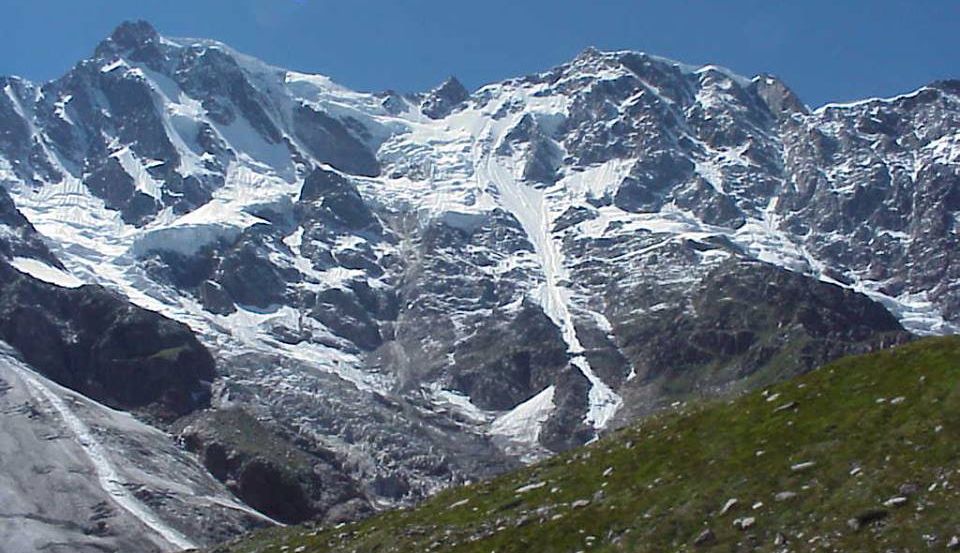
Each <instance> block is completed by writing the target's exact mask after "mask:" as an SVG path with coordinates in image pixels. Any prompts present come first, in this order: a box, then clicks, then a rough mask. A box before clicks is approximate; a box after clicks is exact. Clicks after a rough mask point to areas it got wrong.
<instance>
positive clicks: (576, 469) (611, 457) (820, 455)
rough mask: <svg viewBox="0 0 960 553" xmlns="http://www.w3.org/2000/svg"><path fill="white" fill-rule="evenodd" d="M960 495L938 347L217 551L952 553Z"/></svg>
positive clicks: (833, 368) (953, 380) (948, 357)
mask: <svg viewBox="0 0 960 553" xmlns="http://www.w3.org/2000/svg"><path fill="white" fill-rule="evenodd" d="M958 490H960V337H949V338H934V339H927V340H922V341H918V342H915V343H912V344H909V345H906V346H902V347H899V348H896V349H893V350H889V351H885V352H881V353H876V354H871V355H865V356H859V357H852V358H846V359H843V360H841V361H838V362H835V363H832V364H830V365H828V366H826V367H824V368H821V369H819V370H817V371H814V372H813V373H811V374H809V375H807V376H804V377H802V378H799V379H797V380H794V381H791V382H788V383H785V384H782V385H778V386H774V387H770V388H768V389H766V390H764V391H762V392H756V393H751V394H748V395H745V396H743V397H740V398H738V399H736V400H733V401H728V402H714V403H707V404H703V405H698V406H691V407H689V408H681V409H678V410H676V411H674V412H668V413H662V414H660V415H657V416H653V417H651V418H649V419H646V420H645V421H643V422H641V423H639V424H638V425H637V426H635V427H632V428H630V429H626V430H623V431H620V432H617V433H615V434H613V435H611V436H609V437H608V438H606V439H604V440H602V441H600V442H598V443H595V444H593V445H591V446H588V447H586V448H582V449H579V450H576V451H572V452H570V453H567V454H564V455H560V456H557V457H555V458H553V459H551V460H549V461H547V462H544V463H542V464H539V465H536V466H532V467H529V468H527V469H524V470H521V471H518V472H515V473H511V474H508V475H505V476H503V477H500V478H497V479H495V480H492V481H490V482H484V483H478V484H475V485H472V486H468V487H464V488H458V489H453V490H449V491H447V492H444V493H442V494H440V495H438V496H436V497H434V498H432V499H431V500H429V501H427V502H425V503H424V504H422V505H420V506H419V507H417V508H415V509H411V510H405V511H394V512H388V513H384V514H382V515H380V516H377V517H374V518H372V519H369V520H367V521H364V522H360V523H356V524H350V525H345V526H340V527H335V528H325V529H324V528H304V527H297V528H286V529H274V530H269V531H265V532H262V533H259V534H256V535H254V536H252V537H249V538H247V539H245V540H242V541H238V542H234V543H230V544H226V545H223V546H221V547H219V548H217V549H216V550H215V551H217V552H218V553H219V552H254V551H257V552H274V551H275V552H281V551H282V552H289V553H306V552H341V551H342V552H392V551H396V552H430V551H458V552H478V553H481V552H482V553H490V552H496V553H506V552H551V551H564V552H567V551H569V552H574V551H630V552H642V551H651V552H653V551H657V552H662V551H685V550H713V551H744V550H759V551H781V550H790V551H888V550H894V551H927V550H933V551H946V550H948V549H949V548H950V544H949V542H950V540H951V538H953V537H954V536H960V515H958V511H957V509H958V506H960V492H958ZM731 500H736V501H735V502H734V501H731ZM725 505H729V506H728V508H727V510H726V512H723V511H724V507H725ZM707 530H709V532H707ZM698 536H699V537H701V541H703V542H704V543H701V544H698V545H695V541H697V538H698ZM957 548H958V549H960V544H958V546H957Z"/></svg>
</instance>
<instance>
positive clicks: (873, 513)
mask: <svg viewBox="0 0 960 553" xmlns="http://www.w3.org/2000/svg"><path fill="white" fill-rule="evenodd" d="M889 515H890V512H889V511H887V510H885V509H870V510H868V511H864V512H862V513H860V514H858V515H857V516H855V517H853V518H851V519H850V520H848V521H847V525H848V526H849V527H850V529H851V530H854V531H857V530H860V529H861V528H863V527H864V526H869V525H871V524H876V523H877V522H880V521H881V520H883V519H885V518H887V517H888V516H889Z"/></svg>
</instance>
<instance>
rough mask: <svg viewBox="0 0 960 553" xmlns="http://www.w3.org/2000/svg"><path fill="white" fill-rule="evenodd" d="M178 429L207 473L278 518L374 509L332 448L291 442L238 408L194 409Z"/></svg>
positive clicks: (333, 517)
mask: <svg viewBox="0 0 960 553" xmlns="http://www.w3.org/2000/svg"><path fill="white" fill-rule="evenodd" d="M178 429H179V430H178V431H179V435H180V439H181V440H183V442H184V444H185V445H186V447H187V449H189V450H190V451H193V452H195V453H197V454H198V455H199V456H200V459H201V461H202V462H203V464H204V466H206V467H207V469H208V470H209V471H210V473H211V474H213V475H214V476H215V477H216V478H217V479H219V480H221V481H223V482H225V483H227V485H228V486H229V487H230V488H231V489H232V491H233V492H234V493H236V494H237V496H238V497H240V498H241V499H242V500H243V501H244V502H245V503H247V504H248V505H250V506H251V507H253V508H254V509H257V510H258V511H260V512H262V513H264V514H266V515H268V516H270V517H272V518H274V519H276V520H279V521H281V522H285V523H300V522H304V521H307V520H328V521H337V522H339V521H342V520H344V518H345V517H358V518H359V517H362V516H364V515H367V514H370V513H371V512H372V509H371V505H370V503H369V501H368V500H367V499H366V497H365V496H364V495H363V494H362V492H361V491H360V488H359V487H358V486H357V484H356V482H354V481H353V480H352V479H351V478H350V477H349V476H348V475H347V473H346V470H345V469H344V468H343V466H341V465H340V464H339V463H338V462H336V461H335V456H334V455H333V454H332V453H331V452H328V451H323V452H313V451H310V450H305V449H304V448H303V447H302V446H297V445H294V444H293V443H291V442H290V441H289V440H288V439H287V438H285V437H284V436H282V435H281V434H280V433H278V432H277V430H275V429H274V428H272V427H270V426H267V425H266V424H264V423H262V422H260V421H258V420H257V419H256V418H254V417H253V416H251V415H249V414H248V413H246V412H245V411H243V410H241V409H226V410H219V411H205V412H201V413H197V414H195V415H191V416H190V417H188V418H186V419H184V420H183V421H181V422H180V423H178ZM354 520H355V519H354Z"/></svg>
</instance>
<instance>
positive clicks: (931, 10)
mask: <svg viewBox="0 0 960 553" xmlns="http://www.w3.org/2000/svg"><path fill="white" fill-rule="evenodd" d="M0 10H2V11H0V13H2V14H3V17H2V18H0V37H3V39H2V41H0V74H15V75H21V76H24V77H26V78H29V79H32V80H47V79H51V78H54V77H57V76H59V75H61V74H62V73H63V72H65V71H66V70H67V69H68V68H69V67H70V66H71V65H72V64H73V63H75V62H76V61H77V60H79V59H81V58H82V57H85V56H87V55H89V54H90V52H92V50H93V48H94V46H95V45H96V43H97V42H98V41H99V40H100V39H102V38H103V37H105V36H107V35H108V34H109V33H110V31H111V30H112V29H113V28H114V27H115V26H116V25H117V24H118V23H119V22H120V21H122V20H124V19H146V20H148V21H150V22H151V23H153V24H154V25H155V26H156V27H157V28H158V29H159V30H160V31H161V32H162V33H164V34H167V35H170V36H201V37H209V38H215V39H218V40H222V41H224V42H227V43H229V44H231V45H232V46H234V47H235V48H237V49H238V50H241V51H244V52H246V53H249V54H252V55H254V56H257V57H259V58H261V59H264V60H266V61H268V62H271V63H274V64H276V65H281V66H285V67H291V68H294V69H299V70H304V71H311V72H317V73H323V74H325V75H328V76H330V77H332V78H333V79H334V80H336V81H338V82H341V83H342V84H344V85H347V86H350V87H352V88H356V89H359V90H383V89H386V88H393V89H397V90H400V91H405V92H409V91H417V90H423V89H427V88H430V87H431V86H433V85H434V84H436V83H438V82H439V81H441V80H443V79H444V78H445V77H446V76H448V75H451V74H454V75H456V76H458V77H459V78H460V79H461V80H462V81H463V82H464V83H465V84H466V85H467V86H468V88H475V87H477V86H479V85H481V84H483V83H486V82H492V81H496V80H500V79H503V78H507V77H512V76H517V75H522V74H526V73H531V72H535V71H540V70H543V69H547V68H549V67H551V66H553V65H556V64H558V63H562V62H563V61H566V60H568V59H570V58H571V57H573V56H574V55H576V53H577V52H579V51H581V50H582V49H584V48H585V47H587V46H597V47H599V48H602V49H635V50H642V51H647V52H650V53H655V54H659V55H663V56H667V57H672V58H674V59H677V60H679V61H684V62H688V63H697V64H699V63H716V64H719V65H724V66H727V67H729V68H731V69H733V70H735V71H737V72H738V73H742V74H745V75H753V74H756V73H758V72H769V73H773V74H776V75H778V76H780V77H781V78H783V79H784V80H785V81H786V82H787V83H788V84H789V85H790V86H791V87H792V88H794V90H796V92H797V93H798V94H800V96H801V98H803V99H804V101H806V102H807V103H808V104H810V105H813V106H817V105H820V104H822V103H825V102H828V101H843V100H852V99H858V98H863V97H867V96H891V95H894V94H898V93H901V92H906V91H909V90H913V89H915V88H917V87H919V86H921V85H923V84H926V83H927V82H930V81H932V80H935V79H942V78H960V55H958V52H960V1H957V0H914V1H912V2H908V1H895V0H833V1H826V0H794V1H781V0H762V1H761V0H756V1H754V0H738V1H734V0H729V1H720V0H712V1H708V0H701V1H684V0H673V1H643V0H632V1H629V0H580V1H574V0H467V1H461V0H445V1H439V0H336V1H332V0H188V1H184V0H0Z"/></svg>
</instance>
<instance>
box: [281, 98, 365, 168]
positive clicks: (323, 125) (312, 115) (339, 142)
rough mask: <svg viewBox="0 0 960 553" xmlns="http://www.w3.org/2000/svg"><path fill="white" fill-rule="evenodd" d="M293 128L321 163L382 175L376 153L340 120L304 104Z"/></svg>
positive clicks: (295, 115) (296, 113)
mask: <svg viewBox="0 0 960 553" xmlns="http://www.w3.org/2000/svg"><path fill="white" fill-rule="evenodd" d="M293 129H294V132H295V133H296V134H297V138H298V139H300V142H301V143H302V144H303V146H304V147H305V148H306V149H307V151H308V152H309V153H310V155H312V156H313V157H314V158H316V160H317V161H319V162H322V163H328V164H330V165H331V166H333V167H335V168H337V169H339V170H341V171H343V172H345V173H350V174H354V175H364V176H369V177H375V176H377V175H379V174H380V163H379V162H378V161H377V158H376V156H375V155H374V153H373V151H371V149H370V148H369V147H368V146H367V145H366V144H364V143H363V142H361V141H360V139H358V138H356V137H355V136H354V135H353V134H352V133H351V132H350V131H349V129H348V128H347V127H346V126H345V125H344V124H343V123H342V122H340V120H338V119H335V118H333V117H330V116H329V115H327V114H326V113H323V112H321V111H317V110H315V109H314V108H311V107H309V106H306V105H300V106H298V107H297V109H296V111H295V112H294V116H293Z"/></svg>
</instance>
